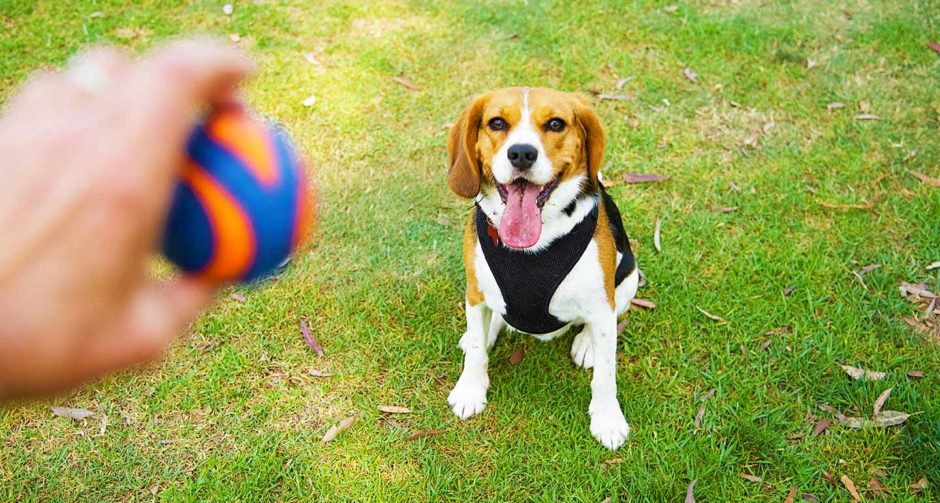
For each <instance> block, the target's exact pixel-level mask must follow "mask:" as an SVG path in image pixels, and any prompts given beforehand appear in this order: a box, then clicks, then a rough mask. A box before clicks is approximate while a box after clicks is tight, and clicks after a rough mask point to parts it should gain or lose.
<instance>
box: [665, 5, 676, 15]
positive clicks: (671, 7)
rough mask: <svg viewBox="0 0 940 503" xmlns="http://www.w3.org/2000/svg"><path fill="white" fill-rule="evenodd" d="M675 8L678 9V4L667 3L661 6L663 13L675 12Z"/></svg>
mask: <svg viewBox="0 0 940 503" xmlns="http://www.w3.org/2000/svg"><path fill="white" fill-rule="evenodd" d="M677 10H679V6H678V5H667V6H665V7H663V12H665V13H667V14H672V13H673V12H675V11H677Z"/></svg>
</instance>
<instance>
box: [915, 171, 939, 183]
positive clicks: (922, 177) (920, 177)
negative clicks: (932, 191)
mask: <svg viewBox="0 0 940 503" xmlns="http://www.w3.org/2000/svg"><path fill="white" fill-rule="evenodd" d="M910 174H912V175H914V177H916V178H917V179H918V180H920V181H922V182H924V183H926V184H927V185H930V186H931V187H940V178H931V177H929V176H927V175H925V174H923V173H921V172H920V171H914V170H910Z"/></svg>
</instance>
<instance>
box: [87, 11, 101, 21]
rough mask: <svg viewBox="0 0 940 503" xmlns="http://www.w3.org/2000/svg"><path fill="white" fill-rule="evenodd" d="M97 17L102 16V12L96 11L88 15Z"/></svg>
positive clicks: (90, 17)
mask: <svg viewBox="0 0 940 503" xmlns="http://www.w3.org/2000/svg"><path fill="white" fill-rule="evenodd" d="M99 17H104V12H101V11H96V12H92V13H91V14H89V15H88V19H97V18H99Z"/></svg>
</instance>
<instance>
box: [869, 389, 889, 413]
mask: <svg viewBox="0 0 940 503" xmlns="http://www.w3.org/2000/svg"><path fill="white" fill-rule="evenodd" d="M893 389H894V388H888V389H886V390H884V391H882V392H881V394H880V395H878V399H877V400H875V405H874V406H872V414H871V418H872V419H878V413H879V412H881V408H882V407H884V406H885V402H887V401H888V397H889V396H891V390H893Z"/></svg>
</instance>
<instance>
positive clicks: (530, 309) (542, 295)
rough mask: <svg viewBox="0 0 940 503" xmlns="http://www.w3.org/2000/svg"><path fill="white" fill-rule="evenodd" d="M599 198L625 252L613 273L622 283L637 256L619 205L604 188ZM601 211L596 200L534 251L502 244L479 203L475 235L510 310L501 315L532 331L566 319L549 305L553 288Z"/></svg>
mask: <svg viewBox="0 0 940 503" xmlns="http://www.w3.org/2000/svg"><path fill="white" fill-rule="evenodd" d="M601 199H602V202H603V204H604V210H605V211H606V213H607V217H608V224H609V225H610V230H611V233H612V234H613V237H614V243H615V244H616V246H617V251H619V252H620V253H622V254H623V257H622V258H621V260H620V263H619V264H618V265H617V271H616V275H615V279H614V284H615V285H619V284H620V282H621V281H623V279H624V278H626V277H627V275H629V274H630V273H631V272H633V269H634V268H635V267H636V262H635V261H634V258H633V253H632V252H631V251H630V242H629V240H628V239H627V234H626V232H624V230H623V222H621V220H620V211H618V210H617V206H616V205H615V204H614V202H613V201H612V200H611V199H610V197H609V196H608V195H607V194H606V193H605V192H604V190H603V188H601ZM597 216H598V206H594V209H592V210H591V212H590V213H589V214H588V215H587V216H586V217H584V219H583V220H581V221H580V222H578V224H577V225H575V226H574V228H573V229H571V231H570V232H568V233H567V234H565V235H563V236H560V237H558V238H557V239H555V240H554V241H552V242H551V243H550V244H549V245H548V246H547V247H545V248H543V249H541V250H539V251H537V252H534V253H533V252H527V251H525V250H516V249H513V248H510V247H508V246H506V245H504V244H503V243H502V241H501V240H500V239H499V232H498V231H497V230H496V228H495V227H493V225H492V224H491V223H490V220H489V218H488V217H487V216H486V214H485V213H484V212H483V210H482V209H480V207H479V206H477V210H476V218H475V224H476V231H477V239H479V241H480V248H482V250H483V256H484V257H485V258H486V263H487V265H489V267H490V271H492V272H493V277H494V278H495V279H496V284H497V285H498V286H499V290H500V292H501V293H502V294H503V300H504V301H505V302H506V314H505V316H503V319H505V320H506V323H509V325H510V326H512V327H513V328H515V329H517V330H521V331H523V332H526V333H530V334H547V333H551V332H554V331H556V330H558V329H560V328H562V327H564V326H565V325H566V324H567V322H564V321H561V320H559V319H558V318H556V317H555V316H554V315H552V314H551V313H549V312H548V305H549V303H550V302H551V301H552V296H554V295H555V290H557V289H558V286H559V285H560V284H561V282H562V281H563V280H564V279H565V277H567V276H568V273H570V272H571V269H572V268H573V267H574V266H575V264H576V263H578V260H580V259H581V255H583V254H584V250H585V249H586V248H587V246H588V244H589V243H590V242H591V238H593V237H594V229H595V227H597ZM600 288H603V286H602V285H601V286H600Z"/></svg>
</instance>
